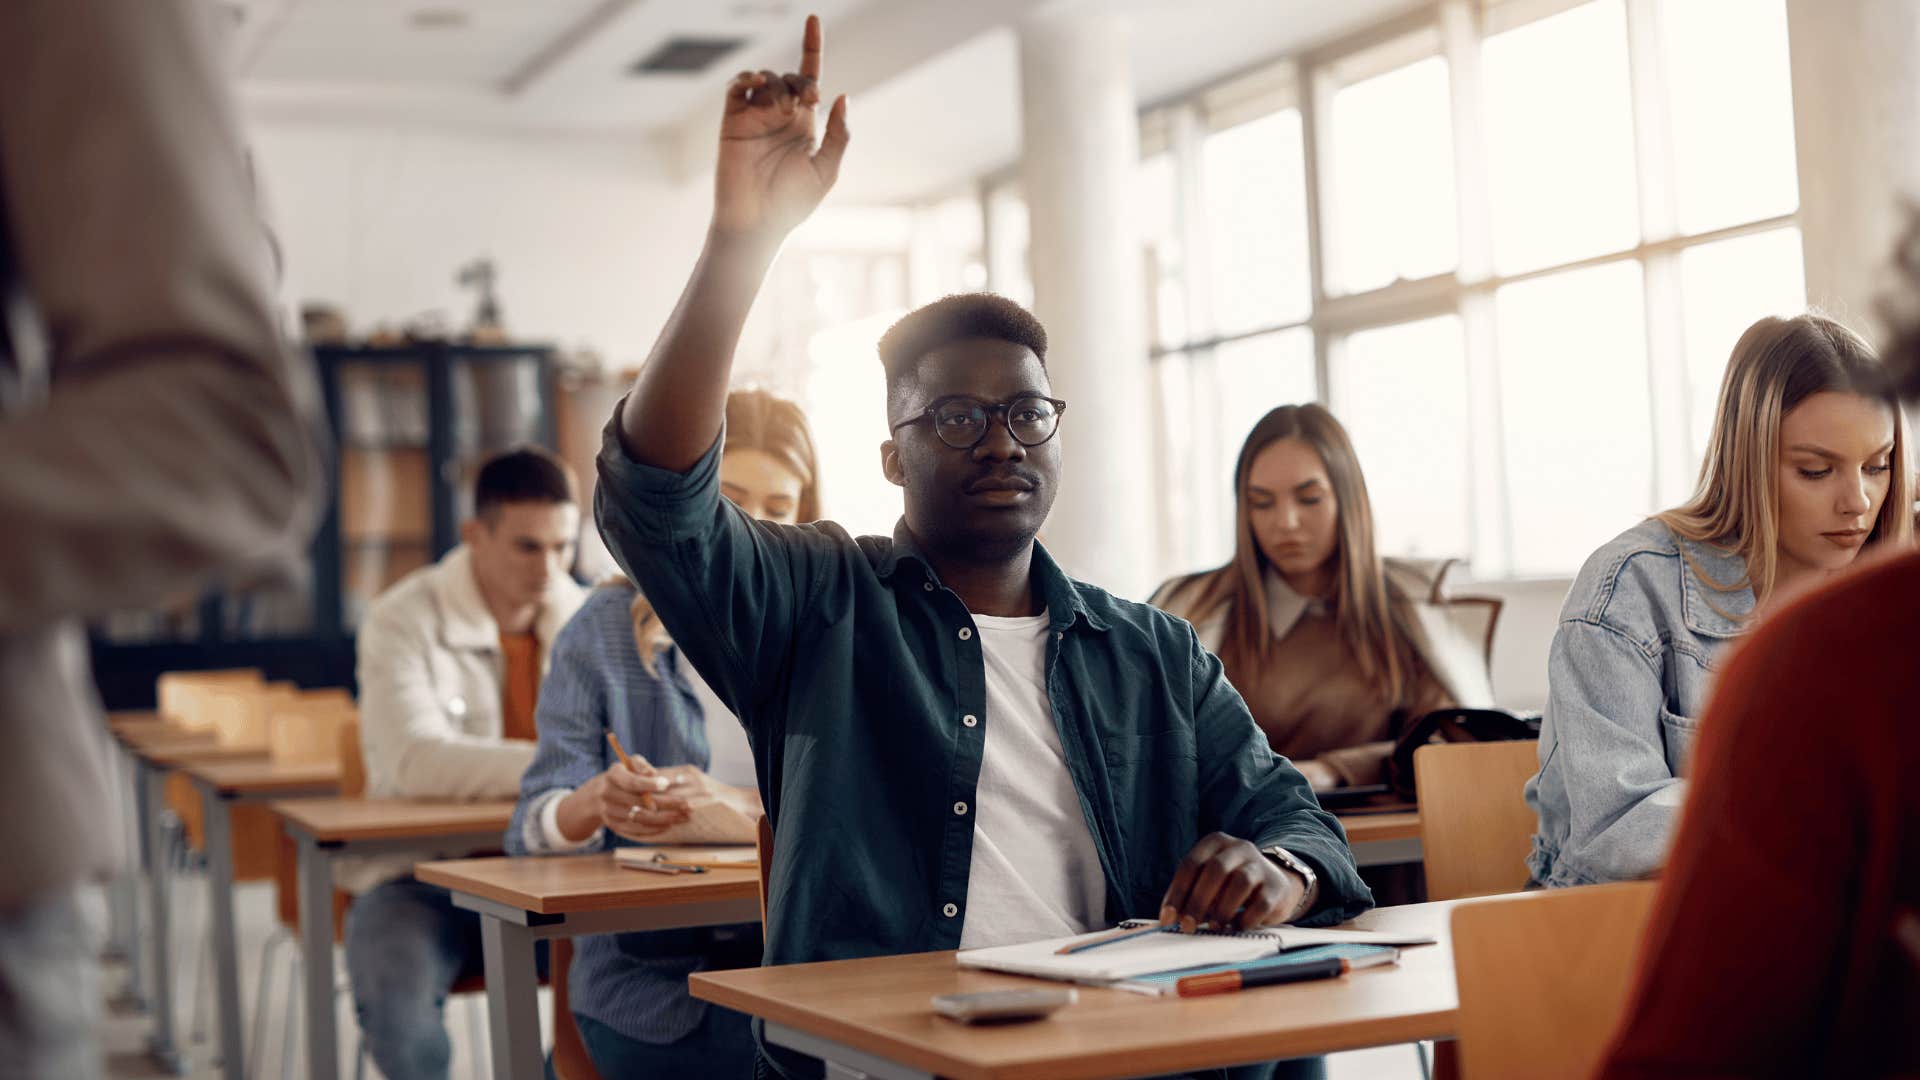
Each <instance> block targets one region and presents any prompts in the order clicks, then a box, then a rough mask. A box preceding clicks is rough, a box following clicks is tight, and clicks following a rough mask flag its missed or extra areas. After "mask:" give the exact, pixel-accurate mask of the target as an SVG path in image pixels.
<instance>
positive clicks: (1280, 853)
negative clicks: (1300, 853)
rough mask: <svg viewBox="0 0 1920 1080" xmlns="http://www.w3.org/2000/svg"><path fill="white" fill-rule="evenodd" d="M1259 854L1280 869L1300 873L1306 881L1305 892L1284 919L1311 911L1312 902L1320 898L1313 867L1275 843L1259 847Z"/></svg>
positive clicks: (1317, 878) (1295, 917)
mask: <svg viewBox="0 0 1920 1080" xmlns="http://www.w3.org/2000/svg"><path fill="white" fill-rule="evenodd" d="M1260 854H1262V855H1265V856H1266V857H1267V858H1269V859H1272V860H1273V861H1274V862H1276V863H1278V864H1279V865H1280V868H1281V869H1282V870H1291V871H1293V872H1294V873H1296V874H1298V875H1300V880H1302V881H1304V882H1306V885H1307V891H1306V894H1305V895H1303V896H1302V897H1301V898H1300V903H1299V905H1298V906H1296V907H1295V908H1294V909H1293V910H1292V911H1290V912H1288V913H1287V917H1286V920H1285V921H1287V922H1292V921H1293V920H1295V919H1298V918H1300V917H1302V916H1304V915H1306V913H1307V912H1309V911H1312V910H1313V905H1314V902H1315V901H1317V900H1318V899H1319V898H1320V877H1319V875H1318V874H1315V873H1314V872H1313V867H1311V866H1308V865H1307V864H1306V863H1305V862H1304V861H1302V860H1301V859H1300V858H1299V857H1297V856H1295V855H1294V853H1293V852H1291V851H1288V850H1287V849H1286V848H1283V847H1279V846H1277V845H1276V846H1274V847H1268V848H1261V849H1260Z"/></svg>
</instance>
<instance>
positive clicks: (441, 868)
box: [413, 845, 760, 915]
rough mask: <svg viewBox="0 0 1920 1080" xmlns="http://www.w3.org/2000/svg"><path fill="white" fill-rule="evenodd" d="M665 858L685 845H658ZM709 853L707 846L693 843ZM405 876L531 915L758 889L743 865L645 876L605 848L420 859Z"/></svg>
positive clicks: (727, 896) (731, 896) (747, 894)
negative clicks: (585, 851)
mask: <svg viewBox="0 0 1920 1080" xmlns="http://www.w3.org/2000/svg"><path fill="white" fill-rule="evenodd" d="M660 850H662V851H664V852H667V853H668V855H669V856H671V855H673V853H675V852H676V851H685V850H692V849H689V848H672V847H662V848H661V849H660ZM699 850H704V851H710V850H712V846H711V845H707V846H704V847H701V848H699ZM413 874H414V876H415V877H417V878H419V879H420V880H421V881H424V882H427V883H428V884H430V885H439V886H441V887H442V888H446V889H451V890H453V891H454V892H461V893H468V894H471V895H473V896H478V897H480V898H482V899H485V900H492V901H493V902H495V903H498V904H505V905H507V906H508V907H517V908H520V909H522V910H525V911H531V912H533V913H535V914H537V915H565V914H571V913H573V912H577V911H611V910H616V909H619V908H639V907H666V906H670V905H676V904H689V903H699V902H702V901H709V900H738V899H743V898H753V897H758V896H759V895H760V875H759V872H758V871H757V870H754V869H752V868H748V869H744V870H708V871H707V872H706V873H704V874H650V873H648V872H646V871H645V870H629V869H627V868H625V867H622V866H619V865H616V864H615V863H614V861H613V855H612V853H611V852H602V853H600V854H595V855H540V856H520V857H497V858H491V859H448V860H445V861H442V862H427V863H420V864H419V865H417V866H415V867H414V868H413Z"/></svg>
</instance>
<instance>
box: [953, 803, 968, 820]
mask: <svg viewBox="0 0 1920 1080" xmlns="http://www.w3.org/2000/svg"><path fill="white" fill-rule="evenodd" d="M953 812H954V813H956V814H959V815H961V816H962V817H964V816H966V813H967V804H966V803H963V802H957V803H954V804H953Z"/></svg>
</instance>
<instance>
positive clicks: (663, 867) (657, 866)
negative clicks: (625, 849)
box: [620, 862, 706, 874]
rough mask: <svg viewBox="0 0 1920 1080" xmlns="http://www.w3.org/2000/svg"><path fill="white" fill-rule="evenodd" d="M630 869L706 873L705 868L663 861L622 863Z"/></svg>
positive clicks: (670, 872) (658, 872)
mask: <svg viewBox="0 0 1920 1080" xmlns="http://www.w3.org/2000/svg"><path fill="white" fill-rule="evenodd" d="M620 865H621V866H624V867H626V868H628V869H629V870H645V871H647V872H648V873H652V874H704V873H706V871H704V870H690V869H688V868H687V867H684V866H675V865H674V864H673V863H663V862H623V863H621V864H620Z"/></svg>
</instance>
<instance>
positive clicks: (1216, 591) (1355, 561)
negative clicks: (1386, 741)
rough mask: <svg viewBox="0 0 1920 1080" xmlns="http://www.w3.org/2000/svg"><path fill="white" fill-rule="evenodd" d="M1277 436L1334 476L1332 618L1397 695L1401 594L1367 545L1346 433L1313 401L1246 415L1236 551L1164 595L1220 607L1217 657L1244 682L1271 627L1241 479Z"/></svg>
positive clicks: (1405, 644)
mask: <svg viewBox="0 0 1920 1080" xmlns="http://www.w3.org/2000/svg"><path fill="white" fill-rule="evenodd" d="M1281 439H1299V440H1300V441H1301V442H1304V443H1306V444H1307V445H1308V446H1309V447H1312V448H1313V451H1314V453H1316V454H1318V455H1320V462H1321V464H1322V465H1324V466H1326V470H1327V479H1328V480H1329V481H1330V482H1331V483H1332V484H1333V495H1334V501H1335V503H1336V504H1337V506H1338V510H1337V514H1338V519H1337V528H1336V535H1335V539H1334V545H1333V555H1332V556H1331V558H1332V559H1333V560H1334V562H1335V567H1334V575H1333V576H1334V581H1335V588H1334V595H1333V600H1332V607H1333V616H1334V625H1335V627H1336V628H1337V630H1338V632H1339V634H1340V637H1341V639H1342V640H1343V641H1345V643H1346V645H1347V648H1348V650H1349V651H1351V652H1352V653H1353V656H1354V659H1355V660H1356V661H1358V662H1359V665H1360V670H1361V672H1362V673H1363V674H1365V675H1366V677H1367V678H1368V679H1370V680H1372V681H1374V682H1376V683H1377V684H1379V685H1380V686H1381V687H1382V688H1383V689H1384V690H1385V691H1386V693H1387V700H1389V701H1400V700H1403V699H1404V698H1405V696H1406V695H1407V693H1408V692H1409V690H1410V688H1411V686H1412V683H1413V681H1414V678H1415V672H1416V671H1417V670H1418V660H1417V658H1416V656H1415V654H1414V650H1413V642H1412V640H1411V639H1410V637H1409V636H1408V633H1407V630H1406V618H1407V615H1406V613H1405V611H1404V607H1405V603H1404V599H1403V598H1400V597H1397V596H1395V595H1394V594H1393V593H1392V592H1391V591H1390V590H1389V589H1388V586H1387V579H1386V571H1385V569H1384V568H1383V567H1382V565H1381V562H1380V558H1379V556H1378V555H1376V554H1375V553H1374V547H1373V503H1372V501H1371V500H1370V499H1369V498H1368V497H1367V480H1366V477H1365V476H1363V475H1362V474H1361V472H1360V458H1359V456H1358V455H1356V454H1355V453H1354V452H1353V442H1352V440H1351V439H1349V438H1348V437H1347V431H1346V429H1345V428H1344V427H1341V426H1340V421H1338V420H1336V419H1334V417H1333V414H1332V413H1330V412H1328V411H1327V410H1326V409H1324V408H1321V407H1320V406H1319V405H1314V404H1307V405H1282V406H1280V407H1279V408H1277V409H1274V410H1272V411H1270V412H1268V413H1267V415H1265V416H1263V417H1261V418H1260V422H1259V423H1257V424H1255V425H1253V430H1252V431H1251V432H1249V433H1248V435H1247V440H1246V442H1245V443H1243V444H1242V445H1241V447H1240V457H1239V459H1238V460H1237V461H1236V462H1235V463H1234V467H1233V491H1234V515H1233V517H1234V521H1233V561H1232V562H1229V563H1227V564H1226V565H1225V566H1222V567H1219V568H1217V569H1214V570H1208V571H1203V572H1201V573H1198V574H1194V575H1192V576H1191V577H1188V578H1185V579H1183V580H1182V581H1180V582H1178V583H1176V584H1175V585H1174V587H1173V589H1172V590H1171V592H1170V593H1169V597H1168V599H1169V601H1170V602H1171V601H1174V600H1177V599H1178V598H1179V597H1181V596H1182V595H1183V594H1184V595H1189V596H1192V597H1193V599H1192V601H1191V602H1190V603H1182V604H1181V605H1180V606H1181V607H1182V608H1184V609H1185V610H1188V611H1190V612H1192V616H1191V617H1192V618H1193V619H1194V620H1195V621H1196V622H1197V621H1200V620H1202V619H1205V618H1207V617H1209V616H1211V615H1213V614H1215V613H1217V612H1219V611H1221V610H1223V609H1224V610H1225V612H1226V632H1225V633H1224V634H1223V635H1222V637H1221V643H1220V661H1221V663H1222V664H1224V665H1225V666H1226V669H1227V678H1228V680H1229V681H1231V682H1233V683H1234V685H1236V686H1246V685H1249V684H1248V683H1245V682H1242V681H1241V678H1240V676H1241V675H1242V674H1246V675H1252V674H1253V673H1255V672H1256V671H1257V670H1258V669H1259V668H1260V667H1261V666H1262V665H1265V664H1266V663H1268V662H1269V661H1270V660H1271V659H1272V653H1273V647H1274V634H1273V628H1272V627H1271V626H1269V625H1268V622H1267V586H1266V570H1267V566H1268V565H1269V564H1268V561H1267V557H1266V554H1265V553H1264V552H1262V551H1261V550H1260V543H1259V541H1258V540H1257V539H1255V537H1254V534H1253V516H1252V504H1251V501H1250V498H1249V495H1248V487H1249V474H1250V473H1251V472H1252V471H1253V461H1254V459H1255V458H1257V457H1259V456H1260V452H1261V451H1263V450H1265V449H1266V448H1267V447H1268V446H1270V445H1272V444H1273V443H1275V442H1278V441H1280V440H1281Z"/></svg>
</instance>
